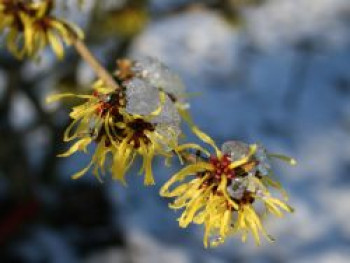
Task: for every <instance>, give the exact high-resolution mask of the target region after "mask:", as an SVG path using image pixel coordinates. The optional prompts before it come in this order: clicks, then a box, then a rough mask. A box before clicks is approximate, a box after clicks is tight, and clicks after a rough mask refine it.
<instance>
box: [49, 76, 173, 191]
mask: <svg viewBox="0 0 350 263" xmlns="http://www.w3.org/2000/svg"><path fill="white" fill-rule="evenodd" d="M116 78H117V79H118V77H116ZM118 80H119V82H121V87H120V89H119V90H115V89H113V88H110V87H108V86H106V85H105V84H104V83H103V82H102V81H101V80H99V81H97V82H96V83H95V84H94V86H93V93H92V94H91V95H75V94H58V95H53V96H51V97H49V98H48V102H52V101H55V100H59V99H62V98H65V97H77V98H80V99H83V100H86V101H85V102H84V103H83V104H81V105H79V106H76V107H74V108H73V110H72V112H71V113H70V117H71V119H72V122H71V124H70V125H69V126H68V127H67V129H66V131H65V134H64V141H66V142H70V141H75V143H74V144H73V145H72V146H71V147H70V149H69V150H68V151H67V152H65V153H63V154H61V155H59V156H60V157H68V156H70V155H72V154H74V153H76V152H78V151H82V152H87V148H88V146H89V145H90V144H92V143H95V144H96V149H95V153H94V155H93V157H92V159H91V161H90V163H89V164H88V165H87V166H86V167H85V168H84V169H82V170H81V171H79V172H78V173H76V174H75V175H73V178H74V179H78V178H80V177H81V176H83V175H84V174H86V173H87V172H88V171H89V170H90V169H93V173H94V175H95V176H96V177H97V178H99V179H100V178H101V177H100V175H101V174H102V175H104V174H105V165H106V162H107V161H106V160H107V157H108V155H110V157H111V158H112V163H111V165H110V167H109V170H110V172H111V174H112V177H113V179H117V180H119V181H121V182H122V183H124V184H125V174H126V172H127V171H128V169H129V168H130V166H131V164H132V163H133V161H134V159H135V157H136V156H141V158H142V160H143V165H142V168H141V170H140V173H144V174H145V179H144V183H145V185H152V184H154V183H155V182H154V177H153V173H152V160H153V158H154V156H156V155H160V156H164V157H166V158H169V157H171V150H172V149H174V148H176V147H177V138H178V135H179V130H178V129H179V128H178V125H179V123H178V120H177V119H175V120H172V119H171V116H170V117H169V118H170V119H169V120H168V119H166V118H165V117H167V116H166V114H167V112H165V109H168V110H169V108H171V107H174V110H175V111H176V108H175V106H174V105H173V103H172V102H171V101H170V99H169V98H168V96H167V95H166V93H164V92H162V91H158V90H157V89H155V88H154V89H152V87H151V86H145V87H146V88H145V90H143V92H144V94H147V93H151V92H154V91H155V93H154V94H155V96H157V98H152V99H155V101H157V102H158V103H157V104H156V105H148V104H145V106H146V107H149V106H151V107H153V109H152V111H150V112H148V113H145V114H141V113H135V112H131V110H130V108H131V107H130V106H129V104H132V100H133V97H132V96H133V93H131V95H130V94H129V93H130V91H129V90H128V89H130V90H133V89H136V90H142V87H143V86H137V87H132V86H131V84H132V83H134V82H135V83H138V85H145V83H144V82H141V81H140V80H137V81H140V82H136V81H135V79H133V78H130V76H128V78H127V77H126V76H123V77H122V78H121V79H120V78H119V79H118ZM148 89H149V90H148ZM136 95H137V94H136ZM136 95H134V96H136ZM145 96H146V95H145ZM141 97H143V96H142V95H141ZM140 104H141V103H140ZM137 106H138V107H139V105H137Z"/></svg>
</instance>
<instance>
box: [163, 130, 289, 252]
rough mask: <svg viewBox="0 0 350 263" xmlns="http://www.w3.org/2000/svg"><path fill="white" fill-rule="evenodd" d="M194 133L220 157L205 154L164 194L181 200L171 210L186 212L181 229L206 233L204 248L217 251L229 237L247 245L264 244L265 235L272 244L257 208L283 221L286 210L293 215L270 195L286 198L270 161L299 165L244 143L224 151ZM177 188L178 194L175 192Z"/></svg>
mask: <svg viewBox="0 0 350 263" xmlns="http://www.w3.org/2000/svg"><path fill="white" fill-rule="evenodd" d="M193 131H194V133H195V134H197V136H198V137H199V138H201V139H202V140H203V141H204V142H206V143H208V144H210V145H211V146H212V147H213V148H214V150H215V154H213V155H210V154H209V152H208V151H206V150H205V149H203V150H202V152H203V153H204V155H205V156H201V157H200V158H198V159H197V160H195V161H194V163H192V164H190V165H188V166H186V167H185V168H183V169H182V170H181V171H179V172H178V173H176V174H175V175H174V176H173V177H172V178H171V179H170V180H169V181H168V182H166V184H165V185H164V186H163V187H162V188H161V191H160V194H161V196H164V197H176V199H175V201H174V202H173V203H172V204H170V207H171V208H173V209H181V208H183V209H184V211H183V213H182V215H181V216H180V218H179V225H180V227H184V228H185V227H187V226H188V225H189V224H190V223H195V224H203V225H204V227H205V234H204V240H203V241H204V245H205V247H207V246H208V244H209V240H211V241H210V245H212V246H216V245H219V244H220V243H223V242H224V241H225V239H226V237H228V236H231V235H234V234H236V233H240V234H241V236H242V242H245V241H246V239H247V236H248V233H249V232H251V233H252V235H253V237H254V239H255V241H256V243H257V244H260V233H262V234H263V235H264V236H265V237H266V238H267V239H268V240H270V241H272V240H273V239H272V237H270V236H269V235H268V234H267V233H266V230H265V228H264V227H263V225H262V223H261V220H260V216H259V213H258V212H257V205H259V203H260V204H262V205H263V206H264V207H265V208H266V209H265V213H266V212H270V213H272V214H274V215H276V216H278V217H282V216H283V213H282V211H281V210H284V211H287V212H292V211H293V209H292V208H291V207H290V206H288V205H287V204H286V203H285V202H284V201H282V200H280V199H278V198H276V197H273V196H272V194H271V189H277V190H280V191H281V192H282V194H283V196H284V197H285V198H287V195H286V193H285V191H284V190H283V189H282V187H281V185H280V184H279V183H278V182H276V181H275V180H273V179H272V178H271V176H272V171H271V167H270V164H269V161H268V160H269V159H270V158H273V157H275V158H279V159H282V160H284V161H287V162H288V163H290V164H292V165H294V164H295V160H294V159H291V158H289V157H285V156H282V155H277V154H269V153H267V151H266V150H265V148H264V147H262V146H260V145H256V144H253V145H248V144H245V143H243V142H239V141H229V142H226V143H224V144H223V146H222V148H221V150H220V149H219V148H218V147H217V146H216V145H215V143H214V141H213V140H212V139H211V138H210V137H209V136H208V135H206V134H205V133H203V132H202V131H200V130H199V129H198V128H196V127H194V128H193ZM174 184H178V185H177V186H176V187H175V188H174V189H170V188H171V187H172V186H173V185H174Z"/></svg>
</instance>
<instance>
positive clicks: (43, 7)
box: [0, 0, 84, 59]
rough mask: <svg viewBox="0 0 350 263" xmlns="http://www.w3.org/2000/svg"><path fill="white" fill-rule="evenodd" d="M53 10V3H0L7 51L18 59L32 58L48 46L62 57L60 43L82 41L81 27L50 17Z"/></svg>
mask: <svg viewBox="0 0 350 263" xmlns="http://www.w3.org/2000/svg"><path fill="white" fill-rule="evenodd" d="M52 9H53V1H52V0H41V1H27V0H0V31H6V32H7V41H6V42H7V48H8V50H9V51H11V52H12V53H13V54H14V55H15V56H16V57H17V58H20V59H21V58H23V57H24V56H28V57H35V56H36V55H37V54H38V52H39V51H41V50H43V49H44V48H45V47H46V46H47V45H50V46H51V48H52V49H53V51H54V52H55V54H56V55H57V57H58V58H62V57H63V56H64V47H63V43H65V44H66V45H70V44H72V40H73V38H79V39H81V38H83V35H84V34H83V32H82V31H81V30H80V28H78V27H77V26H76V25H74V24H72V23H70V22H68V21H65V20H62V19H59V18H56V17H54V16H53V15H51V12H52Z"/></svg>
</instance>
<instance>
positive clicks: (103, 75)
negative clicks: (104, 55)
mask: <svg viewBox="0 0 350 263" xmlns="http://www.w3.org/2000/svg"><path fill="white" fill-rule="evenodd" d="M73 45H74V47H75V49H76V50H77V52H78V53H79V54H80V56H81V57H82V58H83V59H84V60H85V61H86V62H87V63H88V64H89V65H90V66H91V67H92V69H93V70H94V71H95V73H96V75H97V76H98V77H99V78H100V79H101V80H103V81H104V82H105V84H106V85H108V86H110V87H112V88H114V89H115V90H120V86H119V85H118V84H117V83H116V82H115V80H114V79H113V77H112V76H111V74H109V73H108V71H107V70H106V69H105V68H104V67H103V66H102V65H101V64H100V62H98V60H97V59H96V58H95V56H94V55H93V54H92V53H91V52H90V50H89V49H88V48H87V46H86V45H85V44H84V42H83V41H81V40H80V39H78V38H74V39H73Z"/></svg>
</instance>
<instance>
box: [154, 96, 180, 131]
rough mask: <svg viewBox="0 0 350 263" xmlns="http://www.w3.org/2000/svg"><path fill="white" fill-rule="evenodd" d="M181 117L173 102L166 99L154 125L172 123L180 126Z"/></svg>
mask: <svg viewBox="0 0 350 263" xmlns="http://www.w3.org/2000/svg"><path fill="white" fill-rule="evenodd" d="M180 121H181V117H180V115H179V113H178V111H177V109H176V107H175V105H174V103H172V101H171V100H170V99H169V98H168V97H166V98H165V102H164V105H162V111H161V112H160V114H159V115H158V116H156V117H155V118H154V119H153V120H152V123H156V124H161V123H163V124H164V123H170V124H176V125H178V124H180Z"/></svg>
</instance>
